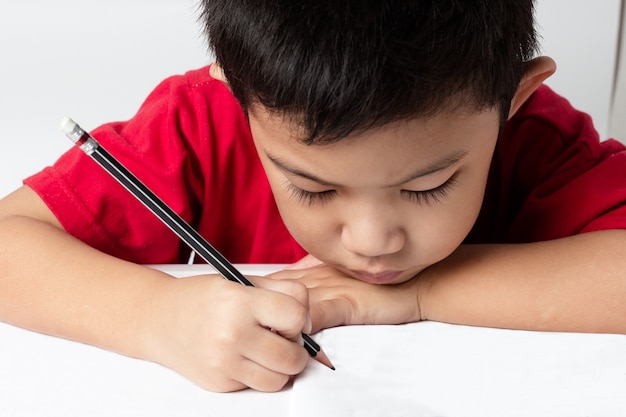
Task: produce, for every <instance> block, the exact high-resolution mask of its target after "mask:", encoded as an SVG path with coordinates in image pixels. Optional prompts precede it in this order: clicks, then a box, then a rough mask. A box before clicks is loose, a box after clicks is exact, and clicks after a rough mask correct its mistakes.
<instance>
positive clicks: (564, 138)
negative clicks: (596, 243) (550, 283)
mask: <svg viewBox="0 0 626 417" xmlns="http://www.w3.org/2000/svg"><path fill="white" fill-rule="evenodd" d="M492 169H493V170H494V173H495V177H496V178H494V181H493V184H491V186H492V187H493V188H492V192H494V193H495V194H496V195H497V196H498V197H497V198H495V199H494V201H498V203H497V204H498V205H499V206H500V207H499V208H500V209H499V210H493V211H492V213H493V214H494V216H496V217H497V216H499V217H500V218H499V222H500V223H499V227H500V228H501V229H502V230H503V231H504V236H502V240H503V241H508V242H531V241H540V240H549V239H555V238H560V237H565V236H571V235H574V234H579V233H585V232H591V231H598V230H605V229H624V228H626V148H625V147H624V145H622V144H621V143H619V142H617V141H615V140H607V141H602V142H601V141H600V140H599V137H598V133H597V132H596V131H595V129H594V128H593V124H592V121H591V118H590V117H589V116H588V115H587V114H585V113H581V112H578V111H576V110H574V109H573V108H572V107H571V106H570V104H569V102H567V101H566V100H565V99H563V98H561V97H558V96H557V95H556V94H554V93H553V92H552V91H551V90H549V89H547V88H546V87H544V88H542V89H540V90H539V91H538V92H537V93H536V94H535V97H533V99H532V100H531V103H529V105H528V107H527V108H526V109H525V110H524V111H523V112H522V114H521V115H520V116H519V117H516V118H514V119H513V120H512V121H511V122H510V123H509V125H508V126H507V128H506V130H505V132H504V134H503V136H502V143H499V144H498V149H497V155H496V163H495V166H494V167H492ZM502 213H505V214H502ZM496 222H497V220H496Z"/></svg>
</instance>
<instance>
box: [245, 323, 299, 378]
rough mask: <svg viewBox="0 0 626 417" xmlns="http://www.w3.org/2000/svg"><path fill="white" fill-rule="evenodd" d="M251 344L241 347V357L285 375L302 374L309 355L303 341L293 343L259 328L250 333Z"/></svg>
mask: <svg viewBox="0 0 626 417" xmlns="http://www.w3.org/2000/svg"><path fill="white" fill-rule="evenodd" d="M249 337H250V343H248V344H246V345H245V346H242V347H241V350H240V351H241V355H242V356H244V357H245V358H247V359H249V360H251V361H252V362H255V363H258V364H259V365H261V366H263V367H265V368H267V369H269V370H272V371H274V372H278V373H281V374H285V375H296V374H299V373H300V372H302V370H303V369H304V368H305V366H306V364H307V363H308V359H309V354H308V352H307V351H306V349H304V343H303V341H302V340H301V339H299V340H297V341H292V340H288V339H285V338H284V337H282V336H281V335H279V334H277V333H274V332H272V331H270V330H268V329H263V328H259V327H257V328H256V329H255V330H254V331H253V332H251V333H250V336H249Z"/></svg>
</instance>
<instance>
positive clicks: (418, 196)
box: [402, 177, 456, 204]
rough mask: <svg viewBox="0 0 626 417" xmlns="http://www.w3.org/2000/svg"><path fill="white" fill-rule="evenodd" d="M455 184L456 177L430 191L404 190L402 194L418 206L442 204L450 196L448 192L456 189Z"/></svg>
mask: <svg viewBox="0 0 626 417" xmlns="http://www.w3.org/2000/svg"><path fill="white" fill-rule="evenodd" d="M455 184H456V180H455V179H454V177H451V178H450V179H448V180H447V181H446V182H444V183H443V184H441V185H440V186H438V187H435V188H432V189H430V190H421V191H411V190H402V194H403V195H404V196H406V198H408V199H409V200H410V201H411V202H414V203H416V204H432V203H440V202H441V200H443V199H445V198H446V197H447V196H448V192H449V191H450V190H451V189H452V188H453V187H454V185H455Z"/></svg>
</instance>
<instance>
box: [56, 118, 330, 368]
mask: <svg viewBox="0 0 626 417" xmlns="http://www.w3.org/2000/svg"><path fill="white" fill-rule="evenodd" d="M61 130H62V131H63V133H64V134H65V135H66V136H67V137H68V138H69V139H70V140H71V141H72V142H74V144H75V145H76V146H78V147H80V149H81V150H82V151H83V152H85V153H86V154H87V155H89V156H90V157H91V158H92V159H93V160H95V161H96V162H97V163H98V165H100V166H101V167H102V168H104V170H105V171H107V172H108V173H109V174H110V175H111V176H112V177H113V178H115V179H116V180H117V181H118V182H119V183H120V184H121V185H122V186H123V187H124V188H126V189H127V190H128V191H129V192H130V193H131V194H132V195H133V196H135V197H136V198H137V199H138V200H139V201H140V202H141V203H143V205H144V206H146V207H147V208H148V210H150V211H151V212H152V213H153V214H154V215H155V216H156V217H158V218H159V219H160V220H161V221H162V222H163V223H164V224H165V225H166V226H167V227H169V228H170V229H171V230H172V231H173V232H174V233H175V234H176V235H177V236H178V237H179V238H180V239H181V240H182V241H183V242H184V243H185V244H186V245H187V246H189V248H191V249H192V250H193V251H195V252H196V253H197V254H198V255H200V256H201V257H202V259H204V260H205V261H206V262H207V263H208V264H210V265H212V266H213V267H214V268H215V270H216V271H217V272H218V273H219V274H220V275H221V276H223V277H224V278H226V279H227V280H229V281H234V282H238V283H240V284H242V285H247V286H250V287H253V286H254V284H252V282H250V280H248V279H247V278H246V277H245V276H244V275H243V274H242V273H241V272H239V270H238V269H237V268H235V266H234V265H233V264H231V263H230V262H229V261H228V260H227V259H226V258H225V257H224V256H223V255H222V254H221V253H219V252H218V251H217V249H215V248H214V247H213V246H212V245H211V244H210V243H209V242H208V241H207V240H206V239H205V238H204V237H202V235H200V233H198V232H197V231H196V230H195V229H194V228H193V227H191V226H190V225H189V223H187V222H186V221H185V220H184V219H183V218H182V217H180V216H179V215H178V213H176V212H175V211H174V210H172V209H171V208H170V207H169V206H168V205H167V204H165V203H164V202H163V200H161V199H160V198H159V197H158V196H157V195H156V194H154V192H152V191H151V190H150V189H149V188H148V187H146V186H145V185H144V184H143V183H142V182H141V181H140V180H139V179H138V178H137V177H136V176H135V175H134V174H133V173H132V172H130V171H129V170H128V169H127V168H126V167H124V165H122V164H121V163H120V162H119V161H118V160H117V159H116V158H115V157H113V156H112V155H111V154H110V153H109V152H108V151H107V150H106V149H105V148H103V147H102V145H100V144H99V143H98V141H97V140H96V139H94V137H93V136H91V135H90V134H89V133H88V132H86V131H85V130H83V129H82V128H81V127H80V126H79V125H78V124H77V123H76V122H74V121H73V120H72V119H70V118H68V117H66V118H64V119H63V120H62V121H61ZM302 339H303V340H304V348H305V349H306V350H307V352H308V353H309V355H310V356H311V357H313V358H315V360H317V361H318V362H320V363H322V364H324V365H326V366H327V367H328V368H330V369H332V370H334V369H335V367H334V366H333V364H332V363H331V362H330V360H329V359H328V356H326V354H325V353H324V351H323V350H322V348H321V347H320V345H318V344H317V343H316V342H315V341H314V340H313V339H312V338H311V336H309V335H307V334H305V333H302Z"/></svg>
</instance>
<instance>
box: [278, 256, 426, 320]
mask: <svg viewBox="0 0 626 417" xmlns="http://www.w3.org/2000/svg"><path fill="white" fill-rule="evenodd" d="M268 278H272V279H274V280H297V281H298V282H300V283H302V284H304V285H305V286H306V287H307V288H308V290H309V311H310V314H311V318H312V320H313V332H317V331H319V330H321V329H325V328H328V327H335V326H341V325H350V324H399V323H408V322H414V321H419V320H420V319H421V317H420V309H419V303H418V288H417V279H413V280H410V281H408V282H406V283H403V284H398V285H374V284H368V283H365V282H362V281H359V280H357V279H354V278H352V277H349V276H347V275H345V274H344V273H342V272H340V271H338V270H337V269H335V268H333V267H332V266H329V265H326V264H323V263H321V262H320V261H318V260H317V259H315V258H313V257H312V256H310V255H309V256H306V257H304V258H303V259H302V260H300V261H298V262H296V263H295V264H293V265H290V266H289V267H287V268H286V269H284V270H282V271H279V272H276V273H274V274H271V275H268Z"/></svg>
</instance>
